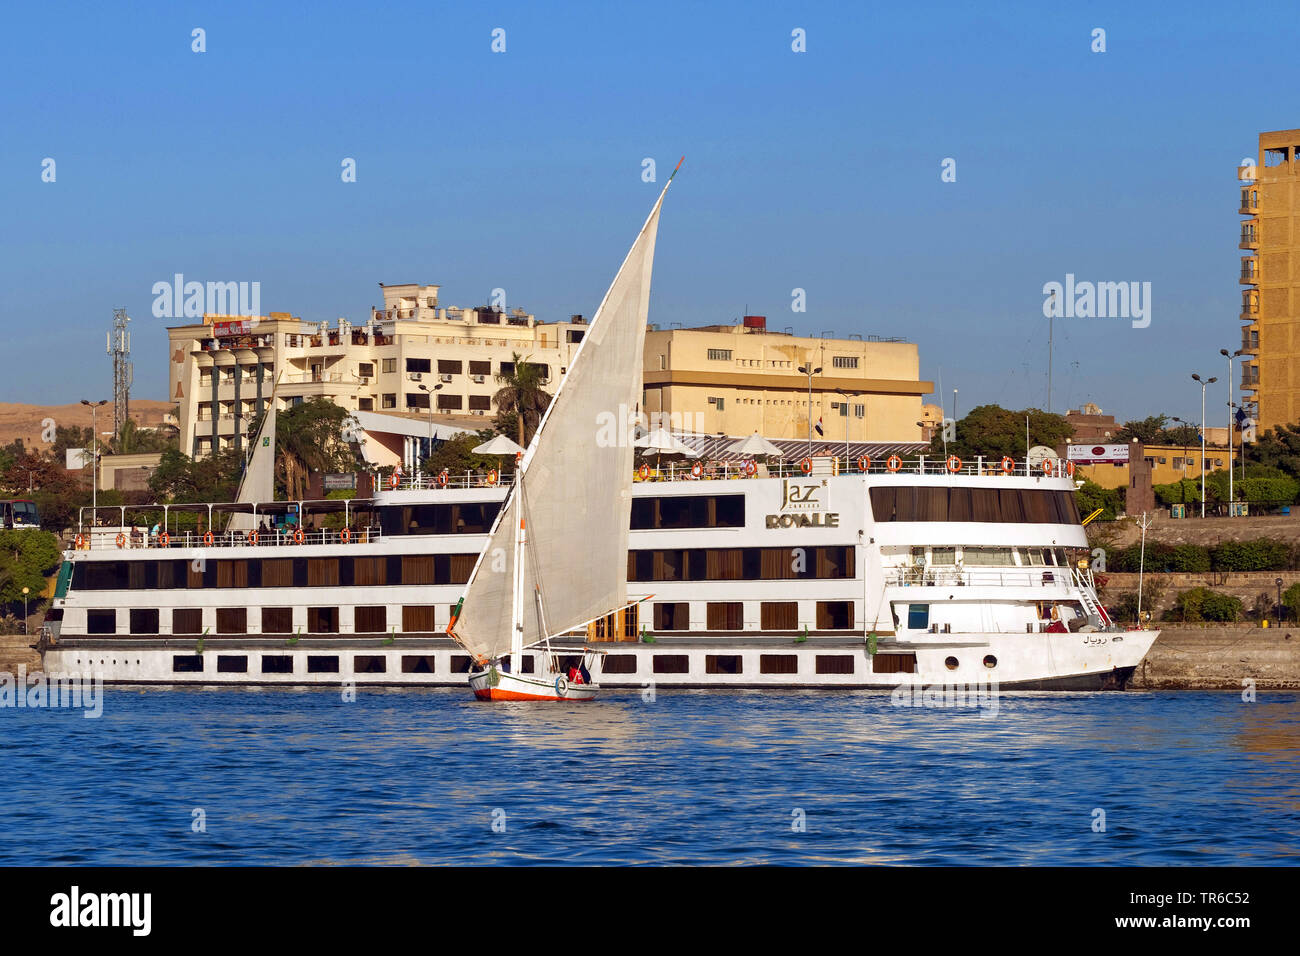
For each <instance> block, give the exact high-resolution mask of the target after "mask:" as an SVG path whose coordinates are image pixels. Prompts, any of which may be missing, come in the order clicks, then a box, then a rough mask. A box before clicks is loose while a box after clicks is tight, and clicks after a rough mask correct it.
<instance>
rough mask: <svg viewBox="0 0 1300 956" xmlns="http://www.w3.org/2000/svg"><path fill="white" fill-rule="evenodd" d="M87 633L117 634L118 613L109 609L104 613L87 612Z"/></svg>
mask: <svg viewBox="0 0 1300 956" xmlns="http://www.w3.org/2000/svg"><path fill="white" fill-rule="evenodd" d="M86 633H87V634H116V633H117V611H116V610H115V609H111V608H110V609H108V610H103V611H87V612H86Z"/></svg>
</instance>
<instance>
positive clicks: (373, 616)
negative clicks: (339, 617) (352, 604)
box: [352, 604, 388, 634]
mask: <svg viewBox="0 0 1300 956" xmlns="http://www.w3.org/2000/svg"><path fill="white" fill-rule="evenodd" d="M352 629H353V630H354V631H355V632H356V633H358V634H379V633H381V632H383V631H386V630H388V608H386V607H384V606H383V605H382V604H380V605H376V606H374V607H359V608H355V609H354V611H353V625H352Z"/></svg>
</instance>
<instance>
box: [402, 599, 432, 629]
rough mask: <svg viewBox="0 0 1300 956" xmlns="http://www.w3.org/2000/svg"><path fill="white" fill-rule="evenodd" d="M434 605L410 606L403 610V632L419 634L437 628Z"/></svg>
mask: <svg viewBox="0 0 1300 956" xmlns="http://www.w3.org/2000/svg"><path fill="white" fill-rule="evenodd" d="M433 614H434V606H433V605H432V604H408V605H406V606H405V607H403V608H402V632H403V633H405V634H419V633H422V632H429V631H432V630H434V629H435V628H436V626H437V625H436V624H434V619H433Z"/></svg>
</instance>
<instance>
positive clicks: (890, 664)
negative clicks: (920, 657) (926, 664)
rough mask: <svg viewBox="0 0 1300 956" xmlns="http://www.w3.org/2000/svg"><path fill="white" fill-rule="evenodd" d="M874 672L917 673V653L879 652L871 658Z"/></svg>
mask: <svg viewBox="0 0 1300 956" xmlns="http://www.w3.org/2000/svg"><path fill="white" fill-rule="evenodd" d="M871 672H872V673H873V674H915V673H916V654H914V653H911V654H877V655H876V656H875V657H873V658H871Z"/></svg>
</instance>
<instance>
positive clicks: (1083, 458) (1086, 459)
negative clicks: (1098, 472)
mask: <svg viewBox="0 0 1300 956" xmlns="http://www.w3.org/2000/svg"><path fill="white" fill-rule="evenodd" d="M1065 457H1066V458H1067V459H1068V460H1070V461H1072V462H1074V463H1075V464H1078V465H1127V464H1128V445H1071V446H1069V448H1068V449H1067V450H1066V455H1065Z"/></svg>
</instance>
